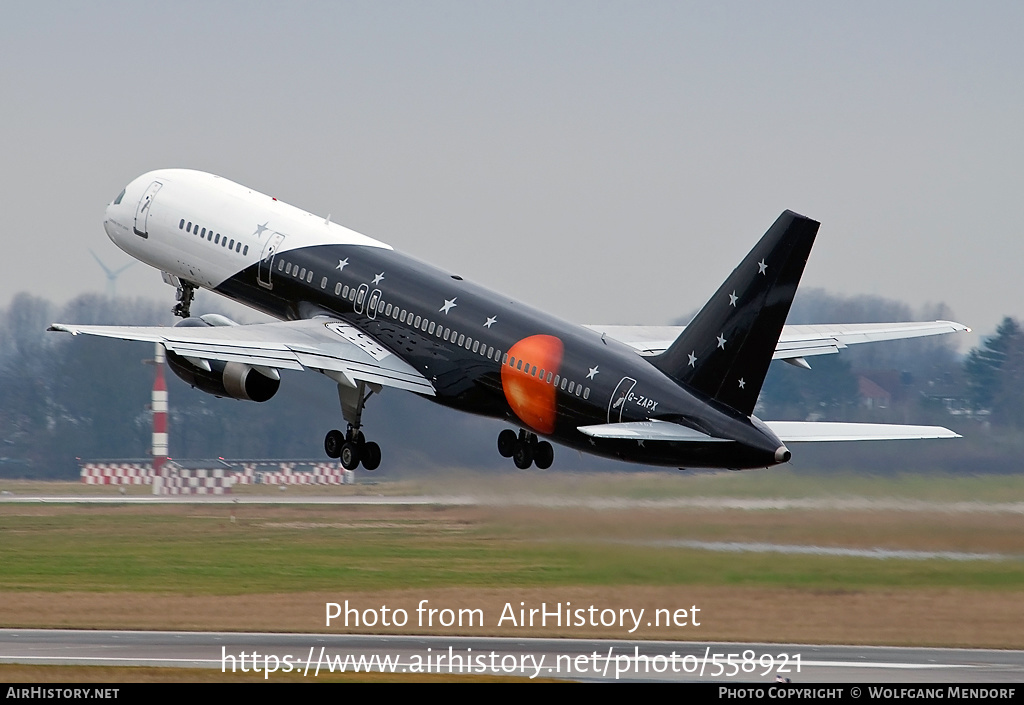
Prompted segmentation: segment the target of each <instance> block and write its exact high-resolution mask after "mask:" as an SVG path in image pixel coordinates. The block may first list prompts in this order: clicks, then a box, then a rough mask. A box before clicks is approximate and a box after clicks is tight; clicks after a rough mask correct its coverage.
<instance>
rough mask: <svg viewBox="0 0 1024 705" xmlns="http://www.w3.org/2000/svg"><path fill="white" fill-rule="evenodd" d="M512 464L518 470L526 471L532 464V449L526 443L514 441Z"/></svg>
mask: <svg viewBox="0 0 1024 705" xmlns="http://www.w3.org/2000/svg"><path fill="white" fill-rule="evenodd" d="M512 462H514V463H515V464H516V467H517V468H519V469H520V470H526V469H527V468H529V467H530V466H531V465H532V464H533V448H532V447H531V445H530V443H529V442H528V441H522V440H518V439H517V440H516V445H515V450H513V451H512Z"/></svg>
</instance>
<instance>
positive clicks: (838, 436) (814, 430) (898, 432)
mask: <svg viewBox="0 0 1024 705" xmlns="http://www.w3.org/2000/svg"><path fill="white" fill-rule="evenodd" d="M764 424H765V426H767V427H768V428H770V429H771V431H772V433H774V434H775V435H776V436H778V437H779V440H780V441H782V442H783V443H800V442H811V441H907V440H915V439H921V438H960V434H959V433H953V432H952V431H950V430H949V429H948V428H943V427H942V426H902V425H899V424H884V423H838V422H831V421H765V422H764Z"/></svg>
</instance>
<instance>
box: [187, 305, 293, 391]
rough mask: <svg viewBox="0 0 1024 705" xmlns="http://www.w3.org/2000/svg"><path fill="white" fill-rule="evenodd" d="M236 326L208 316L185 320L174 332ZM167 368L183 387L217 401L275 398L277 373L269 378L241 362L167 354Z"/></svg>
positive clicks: (278, 381)
mask: <svg viewBox="0 0 1024 705" xmlns="http://www.w3.org/2000/svg"><path fill="white" fill-rule="evenodd" d="M228 325H230V326H233V325H238V324H236V323H235V322H234V321H231V320H230V319H228V318H225V317H224V316H219V315H216V314H207V315H206V316H202V317H201V318H186V319H185V320H183V321H180V322H179V323H177V324H176V325H175V328H178V327H182V328H205V327H213V326H228ZM167 365H168V366H169V367H170V368H171V371H172V372H173V373H174V374H175V375H177V376H178V377H179V378H180V379H181V380H183V381H184V382H185V383H186V384H188V385H190V386H192V387H195V388H196V389H200V390H202V391H204V392H206V393H207V394H212V395H214V396H217V397H231V398H232V399H245V400H246V401H259V402H262V401H267V400H268V399H270V398H272V397H273V396H274V395H275V394H277V390H278V389H279V388H280V386H281V377H280V375H278V374H277V371H276V370H269V372H270V373H272V374H273V376H272V377H271V376H268V375H267V374H265V373H264V372H263V371H261V370H257V369H256V368H254V367H252V366H251V365H246V364H244V363H241V362H220V361H217V360H195V361H193V360H192V359H189V358H185V357H183V356H181V355H178V354H177V353H174V352H171V351H170V350H168V351H167Z"/></svg>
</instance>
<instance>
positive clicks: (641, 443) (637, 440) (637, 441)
mask: <svg viewBox="0 0 1024 705" xmlns="http://www.w3.org/2000/svg"><path fill="white" fill-rule="evenodd" d="M636 444H637V445H638V446H640V447H641V448H645V447H646V446H645V445H644V442H643V440H642V439H640V438H638V439H636Z"/></svg>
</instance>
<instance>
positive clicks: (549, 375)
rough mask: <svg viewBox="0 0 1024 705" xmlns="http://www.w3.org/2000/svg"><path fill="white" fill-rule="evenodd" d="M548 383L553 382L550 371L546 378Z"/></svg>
mask: <svg viewBox="0 0 1024 705" xmlns="http://www.w3.org/2000/svg"><path fill="white" fill-rule="evenodd" d="M545 381H546V382H547V383H548V384H551V373H550V372H548V378H547V379H546V380H545Z"/></svg>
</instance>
